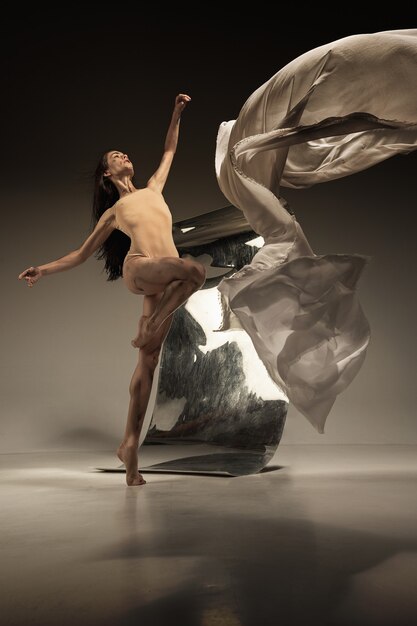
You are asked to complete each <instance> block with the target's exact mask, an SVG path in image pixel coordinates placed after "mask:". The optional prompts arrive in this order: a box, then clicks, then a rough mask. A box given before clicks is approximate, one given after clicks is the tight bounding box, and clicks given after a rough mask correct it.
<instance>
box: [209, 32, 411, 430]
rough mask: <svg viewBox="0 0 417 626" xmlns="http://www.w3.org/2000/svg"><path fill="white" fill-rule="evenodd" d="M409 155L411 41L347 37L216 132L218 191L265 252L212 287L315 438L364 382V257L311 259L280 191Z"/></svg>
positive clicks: (293, 70)
mask: <svg viewBox="0 0 417 626" xmlns="http://www.w3.org/2000/svg"><path fill="white" fill-rule="evenodd" d="M415 149H417V29H414V30H398V31H385V32H381V33H373V34H364V35H352V36H350V37H345V38H343V39H339V40H338V41H335V42H333V43H330V44H326V45H324V46H320V47H318V48H315V49H314V50H311V51H309V52H307V53H305V54H303V55H301V56H300V57H298V58H297V59H295V60H294V61H292V62H291V63H289V64H288V65H286V66H285V67H284V68H283V69H281V70H280V71H279V72H278V73H277V74H275V75H274V76H272V78H270V79H269V80H268V81H267V82H266V83H265V84H263V85H262V86H261V87H259V89H257V90H256V91H255V92H254V93H253V94H252V95H251V96H250V97H249V98H248V100H247V101H246V103H245V104H244V106H243V108H242V110H241V111H240V113H239V116H238V118H237V119H236V120H230V121H228V122H223V123H222V124H221V125H220V127H219V131H218V136H217V146H216V156H215V166H216V175H217V180H218V184H219V186H220V189H221V190H222V192H223V193H224V195H225V196H226V197H227V198H228V200H229V201H230V202H231V203H232V204H233V205H235V206H236V207H238V208H239V209H241V210H242V211H243V213H244V215H245V217H246V219H247V220H248V222H249V224H250V225H251V227H252V228H253V230H254V231H255V232H256V233H258V234H259V235H261V236H262V237H263V239H264V241H265V243H264V245H263V246H262V248H261V249H260V250H259V251H258V252H257V253H256V254H255V256H254V257H253V259H252V261H251V263H250V264H249V265H245V266H244V267H243V268H242V269H241V270H240V271H238V272H235V274H233V275H232V276H230V277H228V278H224V279H223V280H222V281H221V282H220V283H219V285H218V290H219V292H220V296H219V297H220V301H221V304H222V312H223V321H222V325H221V327H220V328H219V329H218V330H217V332H221V331H225V330H229V329H233V328H243V329H244V330H245V331H246V332H247V333H248V334H249V336H250V337H251V339H252V342H253V344H254V346H255V349H256V351H257V353H258V355H259V357H260V359H261V360H262V361H263V363H264V364H265V367H266V368H267V371H268V373H269V375H270V377H271V378H272V379H273V380H274V381H275V383H276V384H277V385H278V386H279V387H280V388H281V389H282V390H283V391H284V392H285V394H286V395H287V397H288V399H289V401H290V402H292V403H293V404H294V406H295V407H296V408H297V409H298V410H299V411H300V412H301V413H302V414H303V415H304V416H305V417H306V418H307V419H308V421H309V422H310V423H311V424H312V425H313V427H314V428H316V430H317V431H318V432H319V433H321V434H323V433H324V425H325V422H326V419H327V416H328V414H329V412H330V410H331V408H332V406H333V404H334V402H335V400H336V396H337V395H338V394H340V393H341V392H342V391H343V390H344V389H346V387H347V386H348V385H349V384H350V383H351V381H352V380H353V378H354V377H355V376H356V374H357V373H358V371H359V370H360V368H361V366H362V364H363V362H364V359H365V355H366V350H367V347H368V344H369V341H370V335H371V333H370V326H369V323H368V320H367V318H366V316H365V314H364V312H363V310H362V307H361V305H360V302H359V299H358V295H357V283H358V280H359V278H360V276H361V274H362V272H363V270H364V267H365V266H366V265H367V263H368V262H369V261H370V259H371V257H370V256H367V255H362V254H324V255H315V254H314V252H313V250H312V249H311V247H310V245H309V243H308V241H307V239H306V237H305V235H304V233H303V230H302V228H301V226H300V224H299V223H298V221H297V220H296V218H295V216H294V215H291V214H290V213H289V212H288V211H287V210H286V209H285V208H284V204H283V201H282V200H281V199H280V197H279V191H280V186H284V187H292V188H303V187H309V186H311V185H314V184H316V183H321V182H325V181H327V180H333V179H336V178H340V177H343V176H348V175H350V174H353V173H355V172H359V171H361V170H364V169H366V168H368V167H371V166H372V165H375V164H376V163H378V162H380V161H382V160H384V159H387V158H389V157H391V156H393V155H395V154H398V153H406V152H410V151H411V150H415Z"/></svg>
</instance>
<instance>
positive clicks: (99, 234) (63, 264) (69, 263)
mask: <svg viewBox="0 0 417 626" xmlns="http://www.w3.org/2000/svg"><path fill="white" fill-rule="evenodd" d="M114 228H115V225H114V212H113V207H110V209H107V210H106V211H104V213H103V215H102V216H101V217H100V219H99V220H98V222H97V224H96V226H95V228H94V230H93V231H92V233H91V234H90V235H89V236H88V237H87V239H86V240H85V241H84V243H83V244H82V245H81V246H80V247H79V248H78V249H77V250H74V251H73V252H69V253H68V254H66V255H65V256H63V257H60V258H59V259H57V260H56V261H51V262H50V263H46V264H45V265H39V266H31V267H28V268H27V269H26V270H24V271H23V272H22V273H21V274H19V276H18V278H19V280H21V279H22V278H24V279H25V280H26V283H27V286H28V287H33V285H34V284H35V283H36V282H37V281H38V280H39V279H40V278H41V277H42V276H48V275H49V274H55V273H56V272H64V271H65V270H70V269H72V268H73V267H76V266H77V265H80V264H81V263H84V261H86V260H87V259H88V257H89V256H91V255H92V254H93V252H94V251H95V250H97V249H98V248H99V247H100V246H101V244H102V243H104V242H105V241H106V239H107V237H108V236H109V235H110V233H111V232H112V231H113V230H114Z"/></svg>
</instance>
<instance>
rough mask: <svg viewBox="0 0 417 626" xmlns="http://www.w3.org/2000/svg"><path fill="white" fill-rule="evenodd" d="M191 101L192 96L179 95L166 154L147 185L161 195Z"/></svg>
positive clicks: (168, 134) (167, 137)
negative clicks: (182, 114)
mask: <svg viewBox="0 0 417 626" xmlns="http://www.w3.org/2000/svg"><path fill="white" fill-rule="evenodd" d="M190 100H191V98H190V96H187V95H186V94H184V93H180V94H178V96H177V97H176V98H175V106H174V111H173V113H172V118H171V123H170V125H169V128H168V132H167V136H166V139H165V147H164V154H163V155H162V159H161V163H160V164H159V167H158V169H157V170H156V172H155V173H154V174H153V175H152V176H151V177H150V179H149V180H148V182H147V185H146V186H147V187H151V188H152V189H155V190H156V191H159V192H161V193H162V190H163V188H164V185H165V183H166V180H167V178H168V174H169V170H170V169H171V164H172V160H173V158H174V154H175V151H176V149H177V144H178V135H179V130H180V120H181V113H182V112H183V110H184V108H185V107H186V105H187V104H188V102H190Z"/></svg>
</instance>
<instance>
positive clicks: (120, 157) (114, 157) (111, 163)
mask: <svg viewBox="0 0 417 626" xmlns="http://www.w3.org/2000/svg"><path fill="white" fill-rule="evenodd" d="M106 156H107V170H106V172H105V175H106V176H110V177H111V176H116V177H119V176H126V175H127V176H130V177H132V176H133V174H134V170H133V164H132V162H131V161H130V159H129V157H128V156H127V154H125V153H124V152H119V151H118V150H110V152H108V153H107V155H106Z"/></svg>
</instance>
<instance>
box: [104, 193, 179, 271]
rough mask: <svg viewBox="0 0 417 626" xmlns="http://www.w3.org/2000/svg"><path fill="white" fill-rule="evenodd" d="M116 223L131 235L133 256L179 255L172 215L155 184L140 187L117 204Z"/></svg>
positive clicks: (131, 254)
mask: <svg viewBox="0 0 417 626" xmlns="http://www.w3.org/2000/svg"><path fill="white" fill-rule="evenodd" d="M114 217H115V227H116V228H117V229H118V230H120V231H121V232H122V233H124V234H125V235H127V236H128V237H130V240H131V245H130V249H129V251H128V252H127V254H126V257H125V259H127V258H130V257H134V256H136V257H138V256H142V257H146V258H152V257H163V256H175V257H179V254H178V250H177V249H176V247H175V244H174V240H173V238H172V215H171V212H170V210H169V207H168V205H167V204H166V202H165V200H164V197H163V195H162V194H161V193H160V192H158V191H155V190H154V189H152V188H149V187H145V188H144V189H137V190H136V191H133V192H132V193H129V194H128V195H126V196H123V197H122V198H120V199H119V200H118V201H117V202H116V204H115V205H114Z"/></svg>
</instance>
